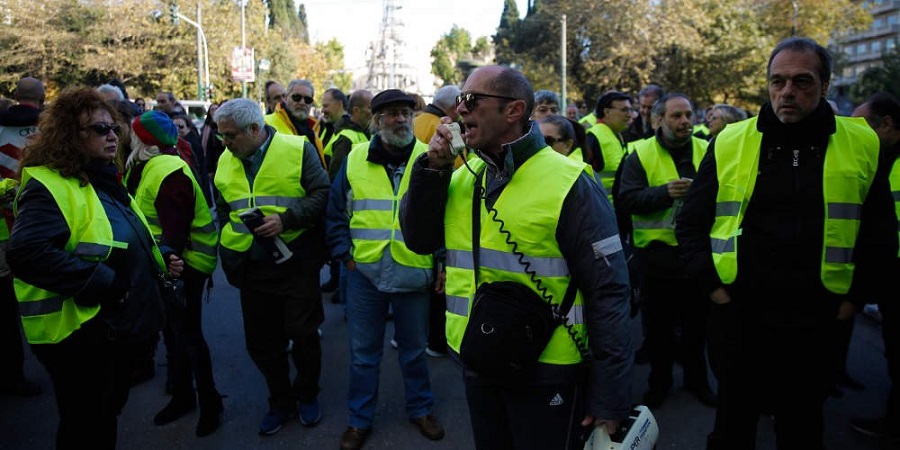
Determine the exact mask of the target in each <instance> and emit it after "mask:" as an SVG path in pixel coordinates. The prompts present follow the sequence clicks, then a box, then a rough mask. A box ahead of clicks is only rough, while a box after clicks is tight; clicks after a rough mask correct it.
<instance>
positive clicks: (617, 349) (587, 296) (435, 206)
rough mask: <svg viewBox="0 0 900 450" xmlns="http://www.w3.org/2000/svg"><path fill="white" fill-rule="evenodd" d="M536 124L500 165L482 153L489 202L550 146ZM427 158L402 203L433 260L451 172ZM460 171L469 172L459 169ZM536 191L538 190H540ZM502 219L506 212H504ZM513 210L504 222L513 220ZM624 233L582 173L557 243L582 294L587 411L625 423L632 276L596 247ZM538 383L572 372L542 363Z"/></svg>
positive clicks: (619, 259) (419, 162)
mask: <svg viewBox="0 0 900 450" xmlns="http://www.w3.org/2000/svg"><path fill="white" fill-rule="evenodd" d="M545 145H546V144H545V143H544V140H543V137H542V135H541V133H540V130H539V129H538V127H537V124H536V123H532V125H531V127H530V129H528V130H526V131H525V134H524V135H523V136H522V137H521V138H520V139H519V140H517V141H515V142H512V143H509V144H506V145H504V154H503V157H502V159H501V160H498V161H495V160H493V159H492V158H491V157H489V156H488V155H486V154H484V153H482V152H480V151H478V150H476V153H477V154H478V156H479V157H481V158H482V159H483V160H485V161H486V162H487V179H488V180H489V181H488V183H487V186H485V188H486V197H487V203H488V204H493V203H494V202H495V201H496V200H497V198H498V197H499V196H500V195H501V194H502V192H503V190H504V188H505V187H506V185H507V183H508V182H509V180H510V178H511V177H514V176H515V170H516V168H517V167H519V166H521V165H522V164H524V163H525V161H527V160H528V158H529V157H531V156H532V155H533V154H535V153H536V152H537V151H539V150H540V149H542V148H544V147H545ZM427 157H428V155H427V153H426V154H424V155H422V156H421V157H419V158H418V159H416V162H415V163H414V165H413V169H412V170H413V172H412V174H411V177H410V183H409V189H408V190H407V193H406V195H405V196H404V199H403V201H402V204H401V209H400V226H401V229H402V230H403V236H404V240H405V242H406V245H407V247H409V249H410V250H412V251H414V252H416V253H419V254H430V253H433V252H435V251H437V250H438V249H440V248H441V247H443V245H444V212H445V207H446V204H447V189H448V186H449V184H450V176H451V174H452V166H451V167H448V168H446V169H443V170H432V169H429V168H428V167H427ZM458 170H468V169H467V168H466V167H461V168H459V169H458ZM535 188H537V189H539V188H540V187H539V186H536V187H535ZM501 214H502V213H501ZM510 215H513V216H514V215H515V214H514V212H512V211H507V212H506V213H505V216H506V219H505V220H515V218H514V217H510ZM617 234H618V230H617V229H616V222H615V218H614V215H613V211H612V207H611V205H610V203H609V201H608V200H607V199H605V198H604V197H603V196H602V195H601V194H600V191H599V190H598V189H597V187H596V184H595V182H594V181H593V180H592V179H591V178H590V177H589V176H588V175H587V174H584V175H582V176H581V177H580V178H579V179H578V181H576V183H575V184H574V185H573V186H572V189H571V191H569V194H568V196H567V197H566V199H565V200H564V202H563V206H562V211H561V213H560V217H559V223H558V225H557V228H556V239H557V241H558V242H559V246H560V250H561V251H562V254H563V257H564V258H565V259H566V261H567V262H568V266H569V271H570V272H571V273H572V274H573V277H574V279H575V281H576V283H577V284H578V288H579V290H580V291H581V292H582V293H583V294H584V301H585V309H586V318H587V319H586V320H587V328H588V335H589V340H590V347H591V350H592V352H593V360H592V361H591V375H590V388H589V401H588V405H587V411H588V412H589V413H591V414H593V415H594V416H596V417H602V418H624V417H626V416H627V415H628V411H629V410H630V407H631V378H632V375H631V370H632V358H631V355H632V352H631V336H630V335H631V321H630V318H629V295H630V291H629V284H628V270H627V268H626V263H625V258H624V256H623V253H622V252H621V251H619V252H616V253H613V254H611V255H606V256H605V257H604V256H598V255H596V254H595V253H594V250H593V248H594V247H593V246H592V244H596V243H598V242H600V241H601V240H603V239H606V238H608V237H610V236H615V235H617ZM540 366H541V367H540V370H539V374H538V375H537V376H538V377H543V376H548V377H556V379H559V378H560V377H564V376H567V375H566V374H565V373H563V372H564V371H565V370H568V369H569V366H553V367H549V366H550V365H540Z"/></svg>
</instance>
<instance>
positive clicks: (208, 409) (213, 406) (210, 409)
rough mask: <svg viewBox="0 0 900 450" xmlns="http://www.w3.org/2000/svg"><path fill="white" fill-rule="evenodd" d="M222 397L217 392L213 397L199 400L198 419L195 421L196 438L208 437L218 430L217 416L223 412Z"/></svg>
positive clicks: (218, 421)
mask: <svg viewBox="0 0 900 450" xmlns="http://www.w3.org/2000/svg"><path fill="white" fill-rule="evenodd" d="M222 398H223V396H222V395H220V394H219V393H218V392H216V393H215V395H213V396H209V397H205V398H201V399H200V419H199V420H198V421H197V436H198V437H204V436H209V435H210V434H212V433H213V432H214V431H216V430H217V429H219V424H220V420H219V415H220V414H222V411H224V410H225V407H224V406H223V405H222Z"/></svg>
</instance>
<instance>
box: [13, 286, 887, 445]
mask: <svg viewBox="0 0 900 450" xmlns="http://www.w3.org/2000/svg"><path fill="white" fill-rule="evenodd" d="M323 276H325V277H327V275H323ZM330 297H331V295H330V294H326V295H325V296H324V299H323V301H324V302H325V314H326V319H325V323H324V324H323V325H322V332H323V339H322V346H323V355H324V356H323V359H324V360H323V369H322V370H323V373H322V391H321V394H320V397H319V398H320V401H321V403H322V407H323V412H324V418H323V420H322V422H321V423H319V424H318V425H317V426H315V427H312V428H307V427H304V426H302V425H301V424H300V423H299V421H297V420H293V421H291V422H290V423H288V424H287V425H286V426H285V427H284V428H283V429H282V430H281V432H280V433H278V434H276V435H274V436H267V437H261V436H259V435H257V426H258V424H259V421H260V419H261V418H262V416H263V415H264V414H265V413H266V410H267V403H266V397H267V392H266V387H265V383H264V380H263V378H262V376H261V375H260V374H259V372H258V371H257V369H256V367H255V366H254V365H253V363H252V362H251V360H250V358H249V356H248V355H247V351H246V350H245V348H244V337H243V326H242V323H241V314H240V303H239V301H238V295H237V291H236V290H235V289H234V288H232V287H231V286H229V285H228V284H227V283H226V281H225V279H224V276H223V275H222V273H221V271H217V272H216V274H215V287H214V288H213V291H212V297H211V301H210V303H208V304H204V327H205V335H206V339H207V341H208V343H209V346H210V349H211V352H212V357H213V369H214V371H215V378H216V383H217V385H218V387H219V390H220V392H222V393H223V394H225V395H226V396H227V398H225V400H224V404H225V412H224V414H223V416H222V421H223V423H222V426H221V428H220V429H219V430H218V431H216V432H215V433H214V434H213V435H211V436H208V437H205V438H198V437H196V436H195V435H194V427H195V426H196V421H197V418H198V416H199V413H198V412H194V413H192V414H189V415H188V416H186V417H183V418H182V419H180V420H178V421H176V422H174V423H172V424H169V425H166V426H162V427H158V426H155V425H154V424H153V416H154V415H155V414H156V412H158V411H159V410H160V409H161V408H162V407H163V406H165V405H166V403H167V402H168V400H169V397H168V396H167V395H166V394H165V391H164V385H165V369H166V368H165V367H164V364H165V357H164V354H165V351H164V347H163V345H162V344H160V346H159V350H158V351H157V358H156V359H157V363H158V364H157V372H156V376H155V377H154V378H153V379H151V380H150V381H148V382H145V383H143V384H141V385H138V386H136V387H134V388H133V389H132V390H131V396H130V398H129V401H128V404H127V405H126V407H125V409H124V411H123V412H122V415H121V417H120V420H119V438H118V444H119V445H118V448H120V449H135V450H143V449H148V450H149V449H278V448H311V449H320V448H324V449H333V448H338V443H339V440H340V436H341V433H342V432H343V430H344V428H345V427H346V426H347V415H348V413H347V408H346V406H345V399H346V392H347V365H348V362H349V356H348V341H347V334H346V327H345V323H344V320H343V307H342V306H341V305H336V304H332V303H331V302H330ZM856 320H857V324H856V325H857V326H856V329H855V331H854V336H853V342H852V344H851V349H850V360H849V368H850V373H851V374H852V375H853V376H854V377H856V378H857V379H858V380H860V381H862V382H863V383H864V384H865V386H866V389H865V390H863V391H850V390H847V389H844V390H843V395H842V396H841V397H840V398H830V399H829V400H828V401H827V403H826V419H825V420H826V445H827V446H828V448H829V449H859V450H875V449H898V448H900V445H898V444H896V443H890V442H884V441H878V440H874V439H871V438H867V437H864V436H862V435H860V434H858V433H856V432H855V431H853V430H852V429H851V428H850V427H849V418H850V417H855V416H860V415H864V416H877V415H880V414H883V412H884V398H885V397H886V395H887V389H888V383H887V374H886V373H887V372H886V371H887V369H886V365H885V362H884V358H883V355H882V352H883V344H882V340H881V334H880V328H879V327H880V325H879V324H878V323H877V322H876V321H874V320H873V319H872V318H870V317H868V316H865V315H862V314H860V315H858V316H857V318H856ZM633 329H634V333H635V343H636V344H637V343H640V324H639V322H638V321H635V322H634V328H633ZM391 330H392V325H391V323H390V322H389V323H388V330H387V332H386V333H385V350H384V359H383V363H382V366H381V370H382V373H381V385H380V395H379V397H378V410H377V414H376V417H375V422H374V426H373V433H372V434H371V436H370V437H369V440H368V441H367V443H366V446H365V448H366V449H370V450H378V449H390V450H406V449H435V450H440V449H471V448H473V443H472V437H471V425H470V423H469V415H468V412H467V408H466V400H465V394H464V391H463V384H462V378H461V372H460V370H459V368H458V367H457V366H456V365H455V364H454V363H453V362H452V361H450V360H449V359H447V358H429V364H430V368H431V381H432V388H433V390H434V393H435V396H436V405H435V411H434V413H435V414H436V415H437V416H438V417H439V418H440V420H441V421H442V422H443V424H444V427H445V429H446V432H447V435H446V437H445V438H444V439H443V440H441V441H437V442H432V441H428V440H426V439H425V438H424V437H422V436H421V435H420V434H419V432H418V430H417V429H416V428H415V427H414V426H413V425H412V424H410V423H409V422H408V421H407V419H406V417H405V416H404V408H403V385H402V382H401V379H400V373H399V367H398V365H397V362H396V361H397V358H396V353H395V352H394V350H393V349H392V348H391V346H390V344H389V340H390V338H391V333H392V331H391ZM26 359H27V360H26V368H25V370H26V374H27V376H28V377H29V378H30V379H31V380H33V381H35V382H37V383H39V384H40V385H41V386H42V387H43V389H44V393H43V394H41V395H40V396H38V397H34V398H18V397H11V396H0V418H2V420H0V448H2V449H50V448H53V446H54V444H53V443H54V433H55V430H56V426H57V415H56V406H55V403H54V400H53V394H52V389H51V386H50V379H49V377H48V376H47V374H46V372H45V371H44V370H43V367H42V366H41V365H40V363H39V362H38V361H37V360H36V359H35V358H34V356H33V355H31V354H30V353H27V354H26ZM635 369H636V370H635V374H634V383H633V388H632V398H634V399H635V401H638V400H639V399H640V398H641V395H642V394H643V391H644V390H645V389H646V377H647V371H648V368H647V366H645V365H644V366H636V367H635ZM676 370H677V371H678V373H676V387H675V388H674V389H673V390H672V392H671V394H670V396H669V398H668V400H667V401H666V402H665V403H664V404H663V405H662V406H661V407H660V408H658V409H657V410H655V411H654V415H655V416H656V419H657V421H658V423H659V427H660V437H659V441H658V442H657V448H658V449H660V450H663V449H689V450H693V449H703V448H704V446H705V439H706V434H707V433H708V432H709V430H710V428H711V427H712V423H713V418H714V415H715V414H714V411H713V409H711V408H708V407H705V406H703V405H701V404H700V403H699V402H698V401H696V400H695V399H694V397H693V396H692V395H691V394H689V393H687V392H686V391H683V390H681V389H680V387H679V386H680V375H681V374H680V369H676ZM535 426H540V425H539V424H535ZM774 448H775V446H774V440H773V436H772V424H771V420H770V419H769V418H766V417H761V418H760V421H759V438H758V449H761V450H766V449H774Z"/></svg>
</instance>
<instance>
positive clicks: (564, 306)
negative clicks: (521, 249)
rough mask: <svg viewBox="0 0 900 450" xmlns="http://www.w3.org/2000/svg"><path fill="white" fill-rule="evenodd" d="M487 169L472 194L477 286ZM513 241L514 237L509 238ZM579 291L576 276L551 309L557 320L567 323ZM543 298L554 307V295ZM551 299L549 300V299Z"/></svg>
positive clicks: (473, 257)
mask: <svg viewBox="0 0 900 450" xmlns="http://www.w3.org/2000/svg"><path fill="white" fill-rule="evenodd" d="M484 171H485V169H481V170H480V171H479V172H478V174H477V175H475V189H473V194H472V263H473V267H474V269H475V286H478V268H479V258H478V255H479V250H480V249H481V200H482V198H483V196H482V192H484V187H483V186H482V181H481V180H482V177H483V176H484ZM509 237H510V239H512V236H509ZM577 292H578V289H577V287H576V285H575V276H574V274H573V275H572V277H571V278H570V280H569V286H568V288H566V294H565V296H563V300H562V302H561V303H560V304H559V308H558V309H557V308H551V309H552V310H553V313H554V316H555V318H556V319H557V320H559V321H560V322H562V323H565V321H566V317H568V315H569V311H571V310H572V306H574V305H575V295H576V294H577ZM540 297H541V298H543V299H544V300H546V301H547V303H549V304H550V305H551V306H552V304H553V303H552V302H551V300H553V295H552V294H549V293H548V294H547V297H545V296H543V295H540ZM548 297H549V298H548Z"/></svg>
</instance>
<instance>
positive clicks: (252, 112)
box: [213, 98, 266, 128]
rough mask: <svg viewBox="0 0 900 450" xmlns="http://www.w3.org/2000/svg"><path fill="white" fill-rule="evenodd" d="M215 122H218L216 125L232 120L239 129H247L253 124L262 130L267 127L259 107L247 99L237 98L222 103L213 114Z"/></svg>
mask: <svg viewBox="0 0 900 450" xmlns="http://www.w3.org/2000/svg"><path fill="white" fill-rule="evenodd" d="M213 120H215V121H216V125H218V124H219V122H221V121H223V120H231V121H233V122H234V124H235V125H236V126H237V127H238V128H247V127H249V126H250V125H253V124H256V125H257V126H259V127H260V128H262V127H264V126H266V120H265V118H263V114H262V110H261V109H260V107H259V105H258V104H257V103H256V102H254V101H253V100H250V99H247V98H236V99H234V100H228V101H227V102H225V103H222V106H219V108H218V109H216V112H215V113H214V114H213Z"/></svg>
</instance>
